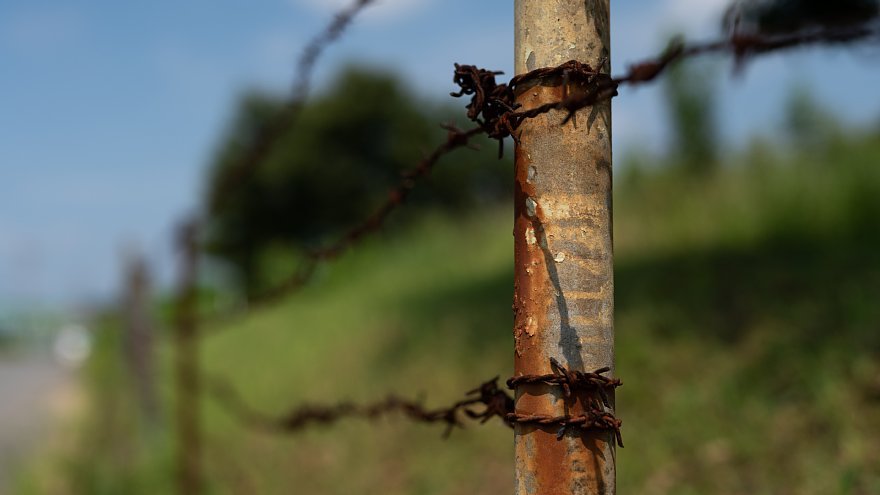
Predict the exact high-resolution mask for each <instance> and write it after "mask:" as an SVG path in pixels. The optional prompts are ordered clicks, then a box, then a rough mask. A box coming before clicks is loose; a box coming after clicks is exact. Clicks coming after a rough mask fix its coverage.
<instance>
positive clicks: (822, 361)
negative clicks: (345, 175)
mask: <svg viewBox="0 0 880 495" xmlns="http://www.w3.org/2000/svg"><path fill="white" fill-rule="evenodd" d="M740 161H743V162H746V163H747V165H744V166H738V167H730V168H727V169H724V170H721V171H720V172H719V173H718V174H716V175H714V176H712V177H710V178H707V179H701V180H694V179H689V178H683V177H681V176H678V175H676V174H674V173H671V172H663V171H656V172H643V173H641V174H639V175H638V176H637V178H636V179H633V180H629V181H627V180H619V181H618V182H619V184H620V187H619V190H618V191H616V197H615V208H616V210H615V224H616V227H615V242H616V264H615V266H616V268H615V273H616V291H617V292H616V309H617V315H616V328H617V360H618V368H617V372H618V374H619V376H621V377H622V379H623V381H624V387H623V388H621V389H620V390H619V391H618V411H619V416H620V417H621V418H622V419H623V421H624V429H623V433H624V438H625V441H626V445H627V447H626V448H625V449H622V450H621V451H620V454H619V460H618V479H619V481H618V484H619V487H620V493H638V494H654V493H657V494H662V493H675V494H710V493H711V494H739V493H749V494H765V493H766V494H778V493H783V494H785V493H793V494H794V493H797V494H837V493H839V494H868V493H880V304H878V303H877V299H878V295H880V229H877V228H876V227H877V225H880V166H878V165H880V163H878V162H880V143H878V142H877V140H876V139H874V140H872V139H863V140H858V141H856V142H854V143H850V145H849V146H848V147H846V148H841V149H831V150H829V151H828V152H827V154H825V155H823V154H814V155H813V156H810V157H804V156H792V157H788V158H779V157H772V156H766V155H754V154H753V155H744V156H743V157H741V158H740ZM633 177H636V176H633ZM511 229H512V214H511V213H510V211H508V210H507V209H503V210H499V209H489V210H484V211H474V212H472V214H469V215H467V216H465V217H464V218H462V219H460V220H454V219H451V218H448V217H444V216H442V215H436V216H430V217H427V218H425V219H424V220H423V221H422V222H420V223H419V224H417V225H415V226H413V227H412V228H410V229H408V230H407V231H406V232H404V233H403V234H401V235H395V236H393V237H381V236H380V237H379V238H376V239H373V240H371V241H370V242H368V243H367V244H366V245H365V246H362V247H361V248H359V249H357V250H356V251H354V252H352V253H350V254H348V255H346V256H345V257H343V259H341V260H339V261H338V262H335V263H333V264H331V265H328V266H326V267H324V268H323V269H322V270H321V271H320V272H319V273H318V274H317V276H316V278H315V279H314V281H313V283H312V284H311V285H310V286H309V287H308V288H307V289H306V290H305V291H304V292H302V293H300V294H298V295H296V296H295V297H291V298H289V299H285V300H283V301H281V302H280V303H278V304H276V305H273V306H271V307H267V308H261V309H260V310H259V311H256V312H255V313H253V314H252V315H251V316H249V317H248V318H247V319H245V320H243V321H237V322H235V323H234V324H230V325H229V326H228V327H227V328H223V327H219V328H212V329H209V330H210V331H215V330H216V331H217V332H218V333H217V335H215V336H213V337H211V338H209V339H208V340H207V341H206V345H205V348H204V359H205V362H206V365H207V368H208V370H209V371H210V372H211V373H212V374H215V375H222V376H225V377H228V378H229V379H230V380H231V381H232V382H233V383H234V384H235V385H236V386H237V387H238V388H239V389H240V390H241V392H242V394H243V396H244V397H245V398H246V399H247V401H248V402H250V403H251V404H253V405H254V406H255V407H257V408H259V409H260V410H261V411H264V412H266V413H277V414H281V413H283V412H284V411H285V409H286V408H288V407H290V406H292V405H296V404H299V403H301V402H303V401H307V402H323V401H336V400H338V399H340V398H344V399H351V400H356V401H369V400H371V399H373V398H376V397H379V396H382V395H384V394H385V393H388V392H394V393H396V394H399V395H404V396H411V397H419V396H422V395H424V397H426V401H427V404H428V405H441V404H448V403H450V402H451V401H454V400H457V399H458V398H459V397H460V396H461V393H462V392H463V391H465V390H468V389H469V388H472V387H473V386H475V385H477V384H478V383H480V382H481V381H483V380H484V379H487V378H491V377H492V376H495V375H501V376H507V375H509V374H510V373H511V371H512V347H513V345H512V344H513V342H512V337H511V327H512V313H511V311H510V305H511V294H512V282H513V272H512V267H513V263H512V252H511V251H512V238H511ZM111 350H112V346H107V347H106V348H105V353H110V352H111ZM166 350H167V349H166ZM105 372H106V369H105ZM94 378H95V382H96V383H97V381H98V378H99V377H94ZM104 381H106V380H104ZM414 384H416V385H414ZM112 386H113V385H112V384H106V383H105V384H104V388H106V387H112ZM205 405H206V407H205V415H204V419H205V426H206V435H207V440H206V442H207V445H208V454H207V458H206V465H207V472H208V475H209V478H210V480H211V487H212V492H213V493H268V494H272V493H320V494H349V493H383V494H395V493H401V494H403V493H406V494H459V493H460V494H473V493H511V492H512V486H513V472H512V470H513V461H512V459H513V457H512V456H513V442H512V436H511V432H510V430H508V429H507V428H505V427H504V426H502V425H501V424H499V423H498V422H497V421H495V422H492V423H490V424H487V425H485V426H477V425H474V426H470V427H468V429H467V430H465V431H455V432H453V434H452V436H451V438H449V439H448V440H443V439H442V438H441V433H442V426H436V427H435V426H426V425H413V424H409V423H406V422H404V421H401V420H399V418H389V419H384V420H380V421H378V422H376V423H375V424H368V423H366V422H364V421H361V420H349V421H344V422H342V423H340V424H338V425H336V426H333V427H329V428H320V427H319V428H315V429H313V430H310V431H307V432H304V433H300V434H296V435H292V436H290V437H276V436H271V435H267V434H264V433H260V432H249V431H248V430H246V429H243V428H242V427H241V426H240V425H239V424H237V423H236V422H235V421H234V420H233V419H232V418H231V417H229V416H228V415H227V414H226V413H225V411H223V410H222V409H220V408H218V407H217V406H216V405H215V404H213V403H212V402H210V401H207V402H206V403H205ZM166 434H167V433H166ZM166 434H162V435H160V436H162V438H163V439H164V440H162V441H158V442H157V443H158V444H160V445H159V447H156V448H155V449H154V450H155V452H154V453H153V455H146V456H145V457H147V458H148V459H151V460H150V461H143V463H142V464H143V465H142V466H141V469H142V471H141V472H139V473H135V474H131V475H130V476H133V477H131V478H129V479H130V480H131V482H130V486H128V487H127V489H126V490H125V493H167V492H168V485H167V483H170V482H171V475H170V474H169V473H170V469H171V465H170V459H171V457H170V455H169V453H170V451H169V447H168V445H169V444H168V438H167V437H165V436H163V435H166ZM74 464H75V463H74ZM134 471H137V470H136V469H135V470H134ZM108 476H111V477H112V475H108ZM144 480H149V483H151V484H147V483H148V481H144ZM108 483H109V482H107V483H105V486H112V487H113V488H118V487H119V485H118V484H117V485H112V484H111V485H108ZM145 484H147V485H145ZM163 484H164V485H163ZM144 485H145V486H148V487H149V488H141V490H140V491H137V490H136V488H137V487H138V486H141V487H142V486H144ZM88 493H120V492H118V491H116V492H114V491H113V490H112V489H110V488H108V489H104V490H98V489H94V490H91V491H88Z"/></svg>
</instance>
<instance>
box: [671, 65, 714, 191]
mask: <svg viewBox="0 0 880 495" xmlns="http://www.w3.org/2000/svg"><path fill="white" fill-rule="evenodd" d="M712 81H713V79H712V77H711V72H710V70H709V68H707V67H704V66H703V67H701V66H696V65H694V64H693V63H691V62H682V63H680V64H678V65H676V66H674V67H672V69H671V70H670V71H669V73H668V74H667V77H666V78H665V79H664V82H663V89H664V93H665V96H666V106H667V114H668V117H669V130H670V133H671V136H670V138H671V143H672V150H671V151H672V158H673V159H674V160H675V161H677V162H678V163H679V164H680V166H681V167H682V168H683V169H684V170H685V171H687V172H689V173H693V174H706V173H709V172H711V171H712V170H714V169H715V167H716V165H717V163H718V142H719V139H718V125H717V117H716V115H715V112H716V110H715V92H714V87H713V83H712Z"/></svg>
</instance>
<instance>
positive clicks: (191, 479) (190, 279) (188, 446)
mask: <svg viewBox="0 0 880 495" xmlns="http://www.w3.org/2000/svg"><path fill="white" fill-rule="evenodd" d="M178 235H179V237H178V245H179V247H180V256H181V262H180V263H181V265H180V271H179V280H178V289H177V290H178V292H177V301H176V302H177V305H176V307H175V339H176V341H175V344H176V345H175V351H176V352H175V362H174V369H175V389H176V393H177V404H176V428H177V432H176V434H177V487H178V493H180V494H181V495H198V494H199V493H202V489H203V479H202V472H201V469H202V467H201V455H202V441H201V431H200V425H199V419H200V418H199V415H200V410H199V395H200V392H201V390H200V389H201V384H200V381H201V380H200V376H199V339H198V337H199V336H198V292H197V287H198V285H197V281H198V276H197V273H198V272H197V268H198V254H199V249H198V232H197V227H196V222H194V221H193V222H187V223H186V224H184V225H183V226H182V227H181V229H180V232H179V233H178Z"/></svg>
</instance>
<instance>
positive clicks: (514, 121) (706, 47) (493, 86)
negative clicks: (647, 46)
mask: <svg viewBox="0 0 880 495" xmlns="http://www.w3.org/2000/svg"><path fill="white" fill-rule="evenodd" d="M368 3H369V0H359V1H358V2H357V3H356V4H355V6H353V7H352V8H351V9H350V10H349V11H347V12H348V14H340V15H338V16H337V19H336V22H335V23H334V24H333V25H331V27H332V26H336V25H337V23H338V26H340V27H337V28H335V29H336V30H335V31H333V30H330V29H328V31H327V32H328V33H329V32H331V31H332V32H334V33H336V34H335V36H338V33H340V32H341V31H342V28H344V27H345V25H347V23H348V22H349V21H350V17H351V16H353V15H354V14H355V13H357V11H358V10H359V9H360V8H362V7H363V6H364V5H366V4H368ZM340 20H345V22H342V21H340ZM878 34H880V30H878V26H877V25H875V24H870V23H866V24H864V25H860V26H855V27H848V28H846V29H824V30H818V31H810V32H806V33H795V34H788V35H781V36H759V35H740V34H737V33H733V34H732V35H731V36H730V37H728V38H726V39H723V40H719V41H712V42H706V43H693V44H685V43H684V42H682V41H680V40H678V41H674V42H673V43H671V44H670V46H669V47H668V48H667V49H666V50H664V52H663V53H661V54H660V55H658V56H657V57H654V58H652V59H648V60H645V61H642V62H639V63H636V64H632V65H630V67H629V70H628V72H627V73H625V74H624V75H622V76H620V77H616V78H612V77H611V76H610V75H608V74H605V73H603V72H601V70H602V68H603V67H604V66H606V65H607V61H606V60H600V61H599V63H598V64H597V65H596V68H593V67H592V66H590V65H589V64H587V63H582V62H578V61H576V60H570V61H568V62H565V63H563V64H560V65H558V66H556V67H543V68H539V69H535V70H533V71H530V72H527V73H525V74H521V75H519V76H516V77H514V78H513V79H511V80H510V82H509V83H498V82H497V81H496V76H498V75H500V74H501V72H499V71H489V70H486V69H481V68H478V67H476V66H472V65H463V64H455V71H454V75H453V81H454V82H455V83H456V84H457V85H458V86H459V91H458V92H453V93H451V95H452V96H455V97H461V96H470V97H471V101H470V102H469V103H468V105H467V106H466V108H467V115H468V117H469V118H470V119H471V120H473V121H474V122H476V123H477V125H478V126H477V127H475V128H472V129H470V130H468V131H461V130H459V129H457V128H455V127H453V126H451V125H446V126H445V128H446V129H447V130H448V131H449V133H448V136H447V140H446V141H445V142H443V143H441V144H440V145H439V146H438V147H437V148H435V149H434V150H433V151H432V152H431V153H430V154H429V155H427V156H426V157H425V158H423V159H422V160H421V161H420V162H418V164H417V165H416V166H415V167H414V168H413V169H411V170H410V171H409V172H406V173H404V174H403V175H402V178H401V181H400V182H399V183H398V184H397V185H396V186H395V187H394V188H393V189H391V191H390V192H389V193H388V197H387V199H386V200H385V201H384V202H383V203H382V204H381V205H380V206H379V208H378V209H377V210H375V211H374V212H373V213H372V214H371V215H369V216H368V217H366V218H365V219H364V220H362V221H361V222H360V223H358V224H356V225H355V226H354V227H353V228H351V229H350V230H348V231H347V232H346V233H344V234H343V235H342V236H340V237H339V238H338V239H337V240H336V241H335V242H333V243H331V244H329V245H327V246H324V247H321V248H318V249H314V250H311V251H308V252H306V253H305V255H304V257H303V259H302V260H301V263H300V265H299V267H298V268H297V269H296V270H295V271H294V272H293V273H292V274H291V275H289V276H288V277H287V278H286V279H284V280H283V281H282V282H280V283H279V284H277V285H275V286H274V287H272V288H270V289H268V290H266V291H265V292H263V293H262V294H260V295H258V296H256V297H255V298H253V299H252V300H251V301H249V303H250V304H251V305H254V304H257V305H259V304H264V303H269V302H272V301H274V300H277V299H278V298H280V297H281V296H284V295H286V294H289V293H292V292H295V291H297V290H299V289H301V288H302V287H303V286H304V285H305V284H306V283H307V282H308V281H309V280H310V278H311V276H312V275H313V273H314V272H315V269H316V268H317V267H318V265H319V264H320V263H321V262H322V261H327V260H332V259H335V258H338V257H339V256H340V255H341V254H342V253H344V252H345V251H346V250H347V249H349V248H350V247H352V246H354V245H356V244H357V243H359V242H360V241H362V240H363V239H364V238H365V237H366V236H368V235H369V234H372V233H374V232H377V231H378V230H380V229H381V227H382V226H383V225H384V222H385V220H386V219H387V218H388V217H389V216H390V214H391V213H392V212H393V211H394V210H396V209H397V208H398V207H399V206H400V205H402V204H403V203H404V200H405V199H406V197H407V196H408V194H409V193H410V192H411V191H412V189H413V188H414V187H415V186H416V183H417V181H418V180H419V179H423V178H425V177H426V176H427V175H429V174H430V173H431V171H432V170H433V168H434V166H435V165H436V163H437V162H438V161H439V159H440V158H441V157H443V156H444V155H446V154H448V153H450V152H451V151H453V150H455V149H457V148H461V147H470V146H471V144H470V139H471V138H473V137H475V136H477V135H479V134H486V135H487V136H488V137H490V138H492V139H496V140H498V141H499V155H500V154H501V152H502V151H503V139H504V138H506V137H508V136H510V137H512V138H513V139H514V140H516V139H517V134H516V132H515V131H516V130H517V129H518V128H519V127H520V126H521V124H522V122H523V121H525V120H526V119H530V118H535V117H537V116H539V115H542V114H545V113H548V112H550V111H551V110H563V111H565V112H566V115H565V117H564V119H563V120H562V123H563V124H564V123H566V122H568V121H569V120H570V119H572V118H574V117H575V115H576V112H577V111H578V110H580V109H582V108H585V107H589V106H592V105H595V104H597V103H599V102H602V101H605V100H608V99H611V98H613V97H614V96H617V94H618V93H617V90H618V87H619V86H620V85H621V84H644V83H648V82H650V81H653V80H655V79H656V78H657V77H658V76H659V75H660V74H661V73H663V72H664V71H665V70H666V69H667V68H668V67H670V66H671V65H672V64H673V63H676V62H678V61H681V60H683V59H686V58H691V57H696V56H701V55H705V54H711V53H725V52H727V53H731V54H733V55H734V56H735V57H736V59H737V62H738V63H740V64H741V63H742V62H743V61H744V60H745V59H746V58H747V57H749V56H755V55H761V54H766V53H771V52H775V51H778V50H783V49H788V48H793V47H796V46H801V45H815V44H839V43H847V42H854V41H859V40H864V39H868V38H871V37H876V36H877V35H878ZM324 39H325V43H324V44H326V42H327V41H329V40H332V39H335V38H334V37H333V36H326V37H325V38H324ZM324 44H321V43H317V42H316V46H324ZM548 77H557V78H560V79H561V80H562V82H563V83H564V87H565V88H568V86H569V84H577V85H578V86H579V87H580V88H581V89H580V90H579V91H576V92H571V93H569V92H567V91H566V92H565V93H564V95H565V96H564V98H563V99H562V100H561V101H558V102H551V103H547V104H544V105H541V106H538V107H535V108H532V109H529V110H519V107H520V106H519V104H517V103H516V101H515V94H516V92H517V91H518V89H519V88H520V87H522V86H526V85H527V84H528V83H529V82H530V81H534V80H537V79H541V78H548ZM268 145H269V142H268V141H267V142H266V146H268ZM261 157H262V155H260V156H259V157H256V158H257V161H259V159H261ZM254 163H256V161H255V162H254ZM231 316H234V315H232V314H229V313H224V314H222V315H220V316H219V317H221V318H222V319H228V318H229V317H231Z"/></svg>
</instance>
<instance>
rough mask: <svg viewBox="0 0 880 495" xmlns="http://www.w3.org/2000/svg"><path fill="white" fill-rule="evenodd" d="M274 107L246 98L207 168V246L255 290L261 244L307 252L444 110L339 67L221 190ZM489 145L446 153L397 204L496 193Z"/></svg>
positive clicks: (497, 172) (499, 191)
mask: <svg viewBox="0 0 880 495" xmlns="http://www.w3.org/2000/svg"><path fill="white" fill-rule="evenodd" d="M282 105H283V102H282V101H281V100H279V99H277V98H274V97H271V96H268V95H266V94H261V93H251V94H248V95H246V96H245V97H244V98H243V99H242V100H241V102H240V104H239V107H238V109H237V112H236V115H235V117H234V119H233V121H232V124H231V126H230V127H229V129H228V131H227V132H226V134H225V136H224V137H223V139H222V140H221V146H220V147H219V150H218V152H217V154H216V157H215V159H214V160H213V163H212V164H211V167H210V172H209V185H208V191H207V204H208V217H209V218H208V220H209V225H210V228H209V234H208V247H209V249H210V250H211V251H212V252H213V253H214V254H215V255H216V256H218V257H219V258H221V259H223V260H225V261H228V262H230V263H231V264H232V265H233V266H234V267H235V268H236V269H237V271H238V273H239V274H240V275H241V279H242V281H243V282H244V286H245V288H246V289H247V291H248V292H253V291H254V290H255V289H257V288H258V287H259V284H260V275H259V272H260V264H261V263H262V262H263V261H264V260H263V258H264V256H265V254H266V253H267V252H268V251H269V250H270V249H271V248H273V247H277V246H284V247H285V248H286V249H287V248H294V250H296V249H303V248H308V247H310V246H314V245H317V244H320V243H321V242H326V241H327V240H329V238H331V237H333V236H335V235H339V233H340V232H342V231H344V230H345V229H346V228H349V227H351V226H352V225H354V224H355V223H356V222H357V221H358V220H360V219H362V218H364V217H365V216H366V215H367V214H368V213H369V212H370V211H371V210H372V209H374V208H375V207H376V206H377V205H378V204H379V203H380V202H381V201H382V200H384V199H385V198H386V194H387V191H388V189H389V188H390V187H392V186H393V185H394V184H396V183H398V182H399V181H400V180H401V173H402V172H403V171H404V170H407V169H409V168H412V167H413V166H414V165H415V164H416V163H417V161H418V160H419V159H420V158H421V157H422V156H423V154H424V153H425V152H426V151H428V150H430V149H431V148H433V147H434V146H436V145H438V144H439V143H441V142H442V141H443V140H444V139H445V137H446V136H445V131H443V130H442V129H440V127H439V125H438V124H439V123H440V122H443V121H448V119H447V118H446V117H448V116H449V115H452V114H453V113H452V110H451V109H446V108H443V107H438V106H437V105H432V104H425V103H422V102H420V101H419V100H417V99H416V98H415V97H413V96H412V95H411V94H409V93H408V92H406V91H405V90H404V88H403V87H402V85H401V83H400V82H399V81H398V80H396V79H395V78H394V77H393V76H391V75H388V74H383V73H378V72H373V71H368V70H365V69H359V68H349V69H347V70H345V71H344V72H343V73H342V74H341V75H340V76H339V77H337V78H336V79H335V82H334V84H333V86H332V87H330V88H328V89H327V90H326V92H324V93H323V94H322V95H319V96H318V97H316V98H315V99H313V101H312V102H311V103H309V104H308V105H307V106H306V107H305V108H304V109H303V111H302V113H301V114H300V116H299V119H298V120H297V123H296V125H295V126H294V127H295V128H294V129H292V130H291V132H289V133H287V134H285V135H283V136H281V138H280V139H278V140H277V141H276V142H275V143H274V145H273V146H272V148H271V149H270V150H269V152H268V153H267V155H266V159H265V162H264V163H261V164H260V166H259V167H258V168H257V172H256V173H255V174H250V175H247V176H246V177H244V178H243V179H244V180H243V181H242V182H241V183H238V184H236V187H234V188H231V191H230V190H228V189H229V188H224V187H221V184H223V183H224V182H227V181H229V180H230V177H229V175H230V174H232V173H233V170H234V168H235V167H234V165H233V164H234V163H236V161H237V160H239V159H240V158H241V156H242V155H243V154H246V153H248V152H249V151H250V150H251V148H252V147H253V145H254V141H255V138H256V135H257V134H258V131H259V129H261V128H262V127H263V126H265V125H268V122H270V120H271V119H272V118H273V117H274V116H275V115H276V114H277V113H278V112H280V111H282V109H283V107H282ZM456 113H461V112H460V111H457V112H456ZM496 149H497V148H496V147H495V146H493V145H491V144H489V145H488V146H484V147H483V150H482V151H481V152H474V151H469V150H462V151H459V152H457V153H455V154H453V155H451V156H450V157H447V158H446V159H445V160H444V163H442V164H441V165H440V167H438V169H437V170H436V171H435V173H434V174H433V175H432V177H431V178H429V179H428V180H427V181H426V183H425V184H423V185H420V187H419V188H417V189H416V190H415V191H414V193H413V194H412V195H411V196H410V198H409V202H410V203H413V204H411V205H410V206H408V207H407V208H406V209H407V210H408V211H411V210H413V209H422V208H426V207H438V206H439V207H449V208H461V207H465V206H469V205H474V204H477V203H479V202H481V201H493V200H497V199H500V198H501V197H503V196H504V195H505V193H504V192H503V191H506V190H507V189H508V188H507V187H506V186H507V180H506V179H505V177H506V176H507V170H509V165H505V164H504V163H503V162H499V161H498V160H497V159H496V157H495V150H496ZM233 180H235V179H233Z"/></svg>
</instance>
